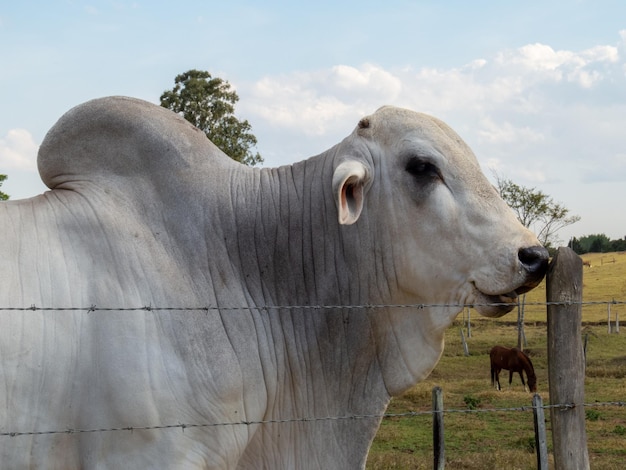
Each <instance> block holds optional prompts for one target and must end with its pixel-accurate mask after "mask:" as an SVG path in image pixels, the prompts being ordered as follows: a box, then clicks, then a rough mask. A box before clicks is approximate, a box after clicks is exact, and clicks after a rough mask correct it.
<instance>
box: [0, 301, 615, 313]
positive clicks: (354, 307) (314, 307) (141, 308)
mask: <svg viewBox="0 0 626 470" xmlns="http://www.w3.org/2000/svg"><path fill="white" fill-rule="evenodd" d="M511 305H513V306H516V305H520V306H521V305H524V306H526V307H529V306H542V305H543V306H550V305H558V306H572V305H581V306H584V305H626V300H616V299H611V300H586V301H551V302H523V303H520V302H515V303H507V302H491V303H480V304H476V303H474V304H462V303H457V304H454V303H452V304H437V303H432V304H363V305H245V306H240V307H229V306H215V305H205V306H192V307H167V306H164V307H158V306H154V307H153V306H151V305H144V306H137V307H98V306H96V305H93V304H92V305H90V306H88V307H38V306H36V305H34V304H32V305H30V306H29V307H0V311H33V312H41V311H82V312H88V313H89V312H111V311H119V312H132V311H143V312H154V311H161V312H165V311H170V312H172V311H179V312H183V311H205V312H209V311H216V310H217V311H240V310H261V311H264V310H265V311H267V310H337V309H345V310H363V309H389V308H412V309H416V310H422V309H425V308H449V307H455V308H475V307H502V306H511Z"/></svg>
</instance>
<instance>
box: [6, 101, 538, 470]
mask: <svg viewBox="0 0 626 470" xmlns="http://www.w3.org/2000/svg"><path fill="white" fill-rule="evenodd" d="M39 169H40V173H41V175H42V178H43V180H44V182H45V183H46V184H47V185H48V186H49V187H50V188H51V189H52V190H51V191H48V192H46V193H44V194H42V195H40V196H37V197H34V198H32V199H27V200H18V201H13V202H7V203H2V204H0V227H1V230H2V232H1V233H0V240H1V242H0V307H2V310H1V311H0V365H1V369H0V370H1V375H0V432H1V433H2V435H0V462H2V464H1V465H2V467H3V468H15V469H17V468H50V469H63V470H68V469H78V468H98V469H104V468H107V469H109V468H110V469H117V468H129V469H148V468H172V469H173V468H177V469H180V468H185V469H187V468H254V469H257V468H268V469H279V468H317V469H325V470H326V469H330V468H338V469H345V468H360V467H363V466H364V465H365V459H366V457H367V452H368V448H369V445H370V444H371V442H372V439H373V438H374V435H375V433H376V430H377V428H378V425H379V422H380V415H381V414H382V413H384V411H385V408H386V406H387V404H388V402H389V399H390V397H392V396H394V395H398V394H400V393H402V392H403V391H405V390H407V389H408V388H409V387H411V386H412V385H414V384H415V383H416V382H418V381H419V380H421V379H423V378H424V377H426V376H427V375H428V374H429V372H430V371H431V370H432V369H433V367H434V366H435V364H436V363H437V361H438V359H439V357H440V355H441V352H442V349H443V338H444V331H445V330H446V328H447V327H448V326H449V325H450V324H451V322H452V321H453V319H454V318H455V316H456V315H457V313H458V312H459V311H460V310H461V308H462V307H461V306H462V305H463V304H473V305H475V307H476V309H477V310H478V311H479V312H480V313H482V314H483V315H486V316H499V315H502V314H504V313H506V312H508V311H510V310H511V309H512V308H513V304H514V302H515V297H516V295H517V294H518V293H520V292H524V291H527V290H528V289H530V288H532V287H534V286H536V285H537V284H538V283H539V281H540V280H541V278H542V277H543V275H544V273H545V270H546V265H547V259H548V255H547V252H546V251H545V250H544V249H543V248H542V247H540V246H539V243H538V241H537V239H536V238H535V237H534V235H533V234H531V233H530V232H529V231H528V230H526V229H525V228H524V227H523V226H522V225H520V223H519V222H518V221H517V220H516V218H515V217H514V215H513V212H512V211H511V210H509V208H508V207H507V206H506V204H505V203H504V202H503V201H502V200H501V199H500V198H499V197H498V195H497V193H496V191H495V190H494V188H493V187H492V185H491V184H490V183H489V182H488V181H487V180H486V178H485V177H484V176H483V174H482V173H481V171H480V169H479V165H478V163H477V161H476V159H475V157H474V156H473V154H472V152H471V151H470V149H469V148H468V147H467V145H466V144H465V143H464V142H463V141H462V140H461V139H460V138H459V137H458V136H457V135H456V134H455V133H454V132H453V131H452V130H451V129H450V128H449V127H448V126H446V125H445V124H444V123H443V122H441V121H439V120H437V119H434V118H432V117H429V116H425V115H422V114H417V113H414V112H411V111H407V110H403V109H397V108H392V107H384V108H381V109H380V110H378V111H377V112H376V113H374V114H373V115H371V116H370V117H367V118H364V119H362V120H361V122H360V123H359V125H358V126H357V128H356V129H355V130H354V132H353V133H352V134H351V135H350V136H348V137H347V138H346V139H345V140H343V141H342V142H341V143H340V144H338V145H336V146H335V147H333V148H331V149H330V150H328V151H326V152H324V153H322V154H321V155H318V156H316V157H313V158H310V159H308V160H305V161H302V162H299V163H296V164H294V165H290V166H284V167H280V168H274V169H269V168H268V169H252V168H248V167H244V166H242V165H240V164H238V163H235V162H234V161H232V160H231V159H229V158H228V157H227V156H225V155H224V154H223V153H222V152H221V151H219V150H218V149H217V148H216V147H215V146H214V145H213V144H212V143H211V142H209V141H208V140H207V139H206V138H205V136H204V134H203V133H202V132H200V131H198V130H197V129H195V128H194V127H192V126H191V125H190V124H188V123H187V122H186V121H184V120H183V119H182V118H180V117H178V116H177V115H175V114H173V113H171V112H170V111H167V110H165V109H163V108H160V107H158V106H155V105H152V104H148V103H145V102H142V101H138V100H134V99H130V98H120V97H114V98H105V99H100V100H94V101H91V102H88V103H86V104H83V105H81V106H78V107H77V108H74V109H73V110H71V111H69V112H68V113H67V114H66V115H65V116H63V117H62V118H61V119H60V120H59V122H58V123H57V124H56V125H55V126H54V127H53V128H52V129H51V131H50V132H49V133H48V135H47V136H46V138H45V140H44V142H43V144H42V146H41V149H40V152H39ZM493 302H498V303H499V305H488V304H490V303H493ZM410 304H426V306H425V307H424V308H421V309H417V308H412V307H399V306H397V305H410ZM31 305H33V306H36V307H42V308H46V307H48V308H52V310H41V309H34V310H21V311H20V310H17V308H18V307H29V306H31ZM341 305H349V306H368V305H369V306H376V305H378V306H381V305H382V306H385V305H386V306H388V307H378V308H376V307H360V308H357V307H354V308H349V309H348V308H341V307H339V306H341ZM393 305H396V306H395V307H393ZM443 305H447V306H443ZM91 306H95V308H91ZM142 306H150V307H152V309H150V310H115V308H122V309H129V308H134V307H142ZM281 306H337V307H332V308H279V307H281ZM9 307H11V308H13V309H9ZM69 307H75V308H76V307H78V308H82V309H83V310H82V311H81V310H79V311H75V310H67V309H62V308H69ZM165 307H176V308H182V310H168V309H164V308H165ZM202 307H208V309H202ZM105 308H112V309H113V310H105ZM355 415H356V416H362V415H368V416H374V417H370V418H361V419H328V420H326V419H317V418H326V417H340V418H341V417H345V416H355ZM277 421H278V422H277ZM193 425H200V426H197V427H194V426H193ZM168 426H172V427H171V428H169V427H168ZM142 427H147V428H148V429H140V428H142ZM125 428H127V429H128V430H123V429H125ZM130 428H133V430H132V431H131V430H130ZM120 429H122V430H120ZM65 430H71V431H72V432H67V433H64V432H63V431H65ZM51 431H57V432H52V433H51ZM85 431H90V432H85ZM40 433H41V434H40Z"/></svg>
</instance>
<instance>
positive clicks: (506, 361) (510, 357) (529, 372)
mask: <svg viewBox="0 0 626 470" xmlns="http://www.w3.org/2000/svg"><path fill="white" fill-rule="evenodd" d="M489 357H490V358H491V385H493V386H495V387H496V389H497V390H502V387H501V386H500V371H501V370H502V369H505V370H508V371H509V385H511V382H512V381H513V373H514V372H517V373H518V374H519V376H520V378H521V379H522V385H524V390H526V383H525V382H524V375H523V374H522V371H523V372H526V377H527V378H528V388H529V389H530V391H531V392H536V391H537V376H536V375H535V369H534V368H533V363H532V362H531V361H530V358H529V357H528V356H527V355H526V354H525V353H524V352H523V351H520V350H519V349H517V348H505V347H504V346H494V347H493V348H491V351H490V352H489Z"/></svg>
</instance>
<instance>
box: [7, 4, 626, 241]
mask: <svg viewBox="0 0 626 470" xmlns="http://www.w3.org/2000/svg"><path fill="white" fill-rule="evenodd" d="M192 68H196V69H201V70H208V71H209V72H211V73H212V74H213V75H214V76H217V77H220V78H223V79H225V80H227V81H229V82H230V83H231V85H232V86H233V87H234V88H235V89H236V90H237V93H238V94H239V97H240V101H239V103H238V104H237V107H236V110H237V115H238V116H239V117H241V118H244V119H247V120H248V121H249V122H250V123H251V125H252V132H253V133H254V134H255V135H256V137H257V138H258V141H259V145H258V150H259V152H260V153H261V154H262V155H263V157H264V158H265V161H266V162H265V166H276V165H281V164H287V163H291V162H294V161H297V160H301V159H303V158H306V157H309V156H312V155H315V154H318V153H320V152H322V151H324V150H326V149H327V148H329V147H330V146H332V145H334V144H335V143H337V142H339V141H340V140H341V139H342V138H343V137H345V136H346V135H347V134H349V133H350V132H351V130H352V129H353V128H354V126H355V125H356V123H357V121H358V119H359V118H360V117H361V116H363V115H365V114H369V113H371V112H373V111H374V110H375V109H377V108H378V107H380V106H381V105H383V104H394V105H398V106H403V107H407V108H410V109H414V110H416V111H422V112H427V113H430V114H433V115H435V116H437V117H439V118H441V119H443V120H444V121H446V122H447V123H448V124H450V125H451V126H452V127H453V128H454V129H455V130H456V131H457V132H458V133H459V134H460V135H461V136H462V137H463V138H464V139H465V140H466V141H467V142H468V144H469V145H470V146H471V147H472V148H473V150H474V152H475V153H476V155H477V157H478V159H479V161H480V163H481V165H482V167H483V169H484V171H485V173H486V174H487V175H488V176H489V177H490V178H492V176H491V175H492V174H493V172H494V171H495V172H497V173H498V174H500V175H501V176H503V177H506V178H510V179H512V180H513V181H515V182H517V183H519V184H522V185H525V186H528V187H535V188H537V189H540V190H542V191H544V192H546V193H547V194H549V195H551V196H552V197H553V198H554V199H555V200H556V201H557V202H560V203H562V204H563V205H565V206H566V207H567V208H569V209H570V211H571V212H572V213H573V214H577V215H579V216H581V218H582V219H581V221H580V222H578V223H576V224H575V225H572V226H571V227H568V228H566V229H564V230H562V231H561V232H560V238H561V239H562V240H564V241H566V240H567V239H568V238H569V237H570V236H582V235H586V234H592V233H605V234H607V235H608V236H609V237H610V238H621V237H624V236H626V215H624V210H623V208H624V202H625V201H626V3H624V2H621V1H604V0H596V1H552V2H545V1H534V0H529V1H525V2H487V1H473V2H466V1H447V2H444V1H440V2H435V1H419V0H417V1H416V0H414V1H396V0H389V1H387V2H380V1H378V2H373V1H369V0H361V1H343V2H336V1H333V2H326V1H318V2H314V3H312V4H307V3H301V2H287V1H257V2H253V1H229V2H225V1H219V2H214V1H185V0H180V1H176V2H164V1H135V2H126V1H111V2H109V1H92V2H82V1H29V0H24V1H22V2H3V4H2V6H0V103H2V106H1V108H0V109H1V112H0V173H3V174H8V175H9V179H8V180H7V181H6V182H5V184H4V185H3V187H2V190H3V191H5V192H7V193H8V194H10V195H11V196H12V199H17V198H22V197H30V196H33V195H36V194H38V193H40V192H42V191H43V190H45V189H46V188H45V187H44V186H43V184H42V183H41V182H40V180H39V176H38V174H37V171H36V163H35V162H36V154H37V149H38V146H39V144H40V143H41V141H42V140H43V138H44V136H45V133H46V132H47V131H48V129H49V128H50V127H51V126H52V125H53V124H54V122H55V121H56V120H57V119H58V118H59V117H61V115H62V114H63V113H65V112H66V111H67V110H69V109H70V108H71V107H73V106H75V105H77V104H80V103H82V102H84V101H87V100H89V99H92V98H97V97H101V96H107V95H127V96H134V97H138V98H142V99H145V100H148V101H151V102H154V103H158V102H159V96H160V95H161V93H162V92H163V91H165V90H167V89H170V88H172V87H173V84H174V78H175V76H176V75H177V74H179V73H182V72H185V71H187V70H189V69H192ZM492 180H493V178H492Z"/></svg>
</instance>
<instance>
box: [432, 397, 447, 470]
mask: <svg viewBox="0 0 626 470" xmlns="http://www.w3.org/2000/svg"><path fill="white" fill-rule="evenodd" d="M433 450H434V465H433V468H434V469H435V470H443V469H444V467H445V465H446V453H445V448H444V437H443V392H442V390H441V387H434V388H433Z"/></svg>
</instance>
